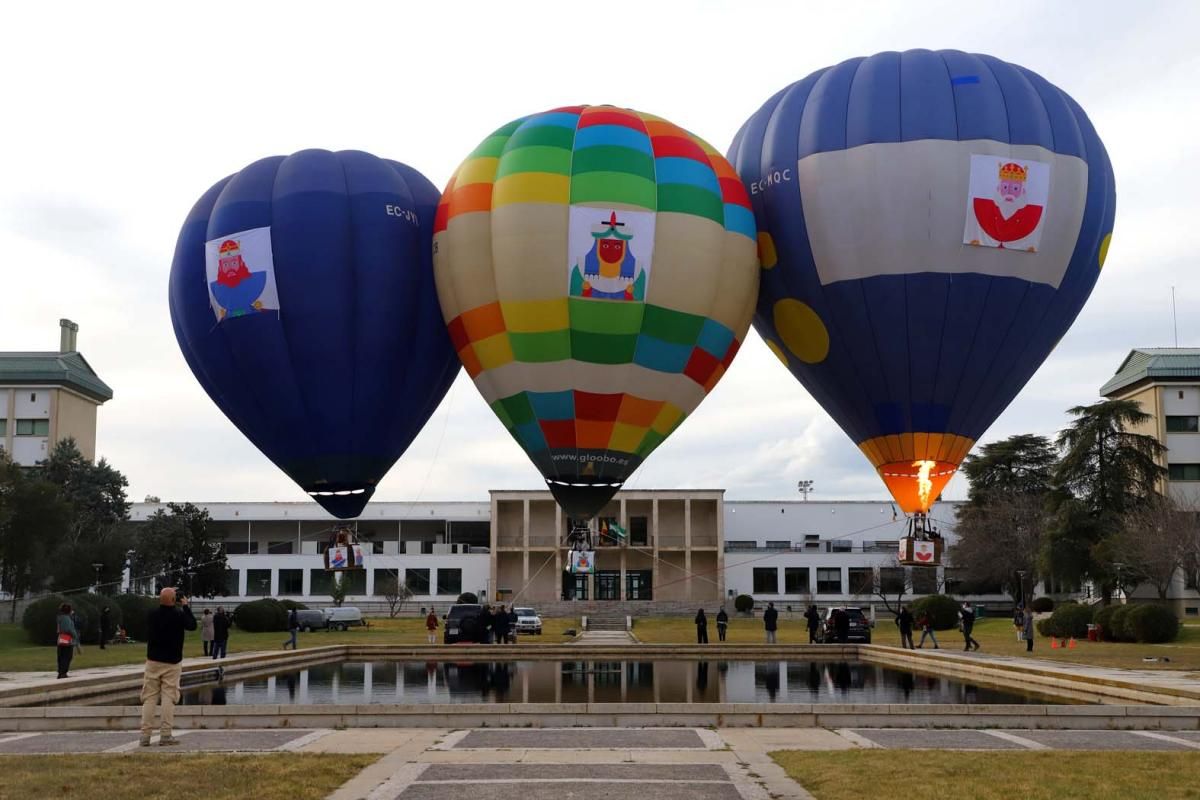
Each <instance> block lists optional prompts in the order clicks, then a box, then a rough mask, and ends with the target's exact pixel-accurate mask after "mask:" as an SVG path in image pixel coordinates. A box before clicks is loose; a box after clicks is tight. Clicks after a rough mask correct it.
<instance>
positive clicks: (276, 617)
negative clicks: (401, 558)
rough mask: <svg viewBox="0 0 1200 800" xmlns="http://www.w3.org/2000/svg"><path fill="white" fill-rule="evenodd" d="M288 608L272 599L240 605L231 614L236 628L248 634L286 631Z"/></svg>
mask: <svg viewBox="0 0 1200 800" xmlns="http://www.w3.org/2000/svg"><path fill="white" fill-rule="evenodd" d="M287 620H288V608H287V606H285V605H284V604H283V603H281V602H279V601H278V600H276V599H275V598H273V597H264V598H263V599H261V600H254V601H251V602H249V603H242V604H241V605H240V606H238V607H237V609H236V610H235V611H234V612H233V621H234V622H235V623H236V624H237V626H238V628H240V629H241V630H244V631H248V632H250V633H263V632H266V631H286V630H287Z"/></svg>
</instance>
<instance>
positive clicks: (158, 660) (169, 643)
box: [139, 588, 196, 747]
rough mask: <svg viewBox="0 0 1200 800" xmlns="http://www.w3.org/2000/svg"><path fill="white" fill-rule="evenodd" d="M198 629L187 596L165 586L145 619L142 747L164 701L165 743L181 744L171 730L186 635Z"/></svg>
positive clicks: (146, 741)
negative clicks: (155, 712) (155, 714)
mask: <svg viewBox="0 0 1200 800" xmlns="http://www.w3.org/2000/svg"><path fill="white" fill-rule="evenodd" d="M194 630H196V618H195V617H194V616H193V615H192V609H191V606H189V605H188V599H187V598H186V597H184V596H182V595H177V594H176V592H175V590H174V589H171V588H166V589H163V590H162V592H160V593H159V595H158V608H156V609H154V610H153V611H151V612H150V614H149V616H148V617H147V618H146V631H147V633H146V674H145V678H144V679H143V681H142V738H141V741H140V742H139V743H140V744H141V746H142V747H149V746H150V737H151V735H152V734H153V733H154V708H155V706H156V705H157V704H158V702H159V701H160V700H161V701H162V735H161V736H159V740H158V743H159V744H160V745H162V746H164V747H165V746H167V745H173V744H178V743H179V740H178V739H176V738H175V737H174V735H173V733H172V731H173V728H174V725H175V704H176V703H178V702H179V678H180V676H181V675H182V673H183V637H184V632H185V631H194Z"/></svg>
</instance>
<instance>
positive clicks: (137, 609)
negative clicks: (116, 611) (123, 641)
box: [109, 594, 158, 642]
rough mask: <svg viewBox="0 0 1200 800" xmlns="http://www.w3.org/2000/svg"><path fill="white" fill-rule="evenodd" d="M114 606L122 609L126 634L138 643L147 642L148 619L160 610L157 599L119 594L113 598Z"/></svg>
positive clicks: (140, 595)
mask: <svg viewBox="0 0 1200 800" xmlns="http://www.w3.org/2000/svg"><path fill="white" fill-rule="evenodd" d="M109 599H110V600H112V605H113V606H115V607H117V608H120V609H121V624H123V625H124V626H125V633H126V634H128V635H129V638H130V639H133V640H134V641H137V642H144V641H146V618H147V617H149V616H150V612H151V611H153V610H154V609H156V608H158V598H157V597H147V596H146V595H142V594H117V595H113V596H112V597H111V598H109Z"/></svg>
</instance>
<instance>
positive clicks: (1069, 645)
mask: <svg viewBox="0 0 1200 800" xmlns="http://www.w3.org/2000/svg"><path fill="white" fill-rule="evenodd" d="M1067 648H1068V649H1069V650H1074V649H1075V637H1074V636H1072V637H1071V641H1070V642H1069V643H1068V644H1067Z"/></svg>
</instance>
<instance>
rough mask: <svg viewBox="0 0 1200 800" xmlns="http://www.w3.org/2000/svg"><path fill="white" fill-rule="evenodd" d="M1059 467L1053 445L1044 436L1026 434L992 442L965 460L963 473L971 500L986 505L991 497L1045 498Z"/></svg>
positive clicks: (978, 504)
mask: <svg viewBox="0 0 1200 800" xmlns="http://www.w3.org/2000/svg"><path fill="white" fill-rule="evenodd" d="M1056 465H1057V457H1056V453H1055V451H1054V445H1053V444H1051V443H1050V440H1049V439H1048V438H1046V437H1045V436H1038V435H1036V434H1032V433H1024V434H1018V435H1016V436H1010V437H1008V438H1007V439H1003V440H1001V441H999V442H989V443H988V444H985V445H983V446H982V447H981V448H979V453H978V454H974V453H972V454H971V455H969V456H967V457H966V459H964V460H963V464H962V471H963V474H964V475H966V477H967V480H968V481H969V482H970V491H969V494H968V495H967V497H968V500H969V502H970V503H971V505H974V506H984V505H987V502H988V500H989V498H991V497H1003V496H1009V495H1013V494H1022V495H1034V496H1044V495H1045V494H1046V492H1048V491H1050V487H1051V485H1052V483H1053V476H1054V470H1055V467H1056Z"/></svg>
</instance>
